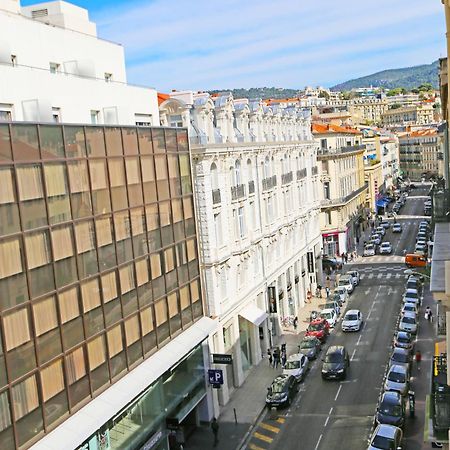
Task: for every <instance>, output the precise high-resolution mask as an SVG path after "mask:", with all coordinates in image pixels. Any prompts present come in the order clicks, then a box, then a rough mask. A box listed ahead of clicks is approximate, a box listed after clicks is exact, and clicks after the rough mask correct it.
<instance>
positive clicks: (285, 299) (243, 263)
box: [160, 92, 321, 404]
mask: <svg viewBox="0 0 450 450" xmlns="http://www.w3.org/2000/svg"><path fill="white" fill-rule="evenodd" d="M160 114H161V121H162V124H170V123H174V122H176V121H177V120H178V119H180V118H181V119H182V120H181V122H182V125H189V126H190V134H191V152H192V157H193V169H194V178H195V196H196V201H197V210H198V214H199V222H198V223H199V227H200V230H199V235H200V259H201V264H202V265H203V270H204V275H205V279H204V281H205V291H206V292H205V293H206V296H205V298H206V302H207V308H208V309H209V315H210V316H212V317H218V318H219V325H218V327H217V329H216V330H215V332H214V333H213V335H212V342H211V346H212V352H213V353H225V354H231V355H232V356H233V365H232V366H231V365H230V366H221V367H222V368H223V367H226V381H225V385H224V387H223V388H222V389H220V391H219V394H218V396H219V397H218V402H219V403H220V404H225V403H226V402H227V401H228V398H229V393H230V391H231V390H232V389H233V388H234V387H238V386H240V385H241V384H242V383H243V382H244V380H245V378H246V374H247V373H248V370H249V368H250V367H251V366H252V365H254V364H257V363H258V362H259V361H260V360H261V355H262V353H265V351H266V349H267V348H268V347H269V346H270V344H271V343H272V342H273V341H274V340H275V337H276V335H278V334H279V333H280V332H281V330H282V329H283V328H287V329H291V330H292V329H293V327H292V320H293V319H294V318H295V316H297V314H298V311H299V309H300V308H302V307H303V306H304V302H305V298H306V295H307V291H308V290H309V289H314V287H315V283H316V281H317V277H318V276H319V274H320V272H321V270H320V266H321V264H320V259H319V258H320V255H321V235H320V224H319V212H320V203H319V183H320V180H319V174H318V168H317V150H318V145H317V144H316V143H315V142H314V141H313V138H312V134H311V122H310V117H309V112H304V111H301V110H298V109H295V108H286V109H283V108H280V107H279V106H276V105H274V106H272V107H267V106H265V105H264V103H263V102H261V101H248V100H246V99H244V100H235V99H233V98H232V96H231V95H224V96H220V97H212V96H210V95H209V94H206V93H201V94H193V93H191V92H173V93H171V94H170V97H169V98H168V99H167V100H165V101H163V103H161V105H160Z"/></svg>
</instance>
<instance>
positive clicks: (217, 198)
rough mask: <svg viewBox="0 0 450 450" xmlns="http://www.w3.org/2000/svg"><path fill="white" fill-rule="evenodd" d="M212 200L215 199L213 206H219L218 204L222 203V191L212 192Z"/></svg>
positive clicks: (215, 190) (214, 190)
mask: <svg viewBox="0 0 450 450" xmlns="http://www.w3.org/2000/svg"><path fill="white" fill-rule="evenodd" d="M212 199H213V205H217V204H218V203H220V202H221V198H220V189H213V190H212Z"/></svg>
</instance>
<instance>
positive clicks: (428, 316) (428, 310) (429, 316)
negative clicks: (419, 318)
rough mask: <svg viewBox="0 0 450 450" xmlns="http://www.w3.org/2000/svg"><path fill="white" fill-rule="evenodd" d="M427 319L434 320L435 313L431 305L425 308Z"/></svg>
mask: <svg viewBox="0 0 450 450" xmlns="http://www.w3.org/2000/svg"><path fill="white" fill-rule="evenodd" d="M425 319H426V320H428V321H429V322H432V321H433V313H432V312H431V308H430V307H429V306H427V307H426V309H425Z"/></svg>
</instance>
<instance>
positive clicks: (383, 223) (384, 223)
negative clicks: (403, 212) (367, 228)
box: [380, 220, 391, 229]
mask: <svg viewBox="0 0 450 450" xmlns="http://www.w3.org/2000/svg"><path fill="white" fill-rule="evenodd" d="M380 227H383V228H385V229H388V228H390V227H391V222H389V221H388V220H382V221H381V222H380Z"/></svg>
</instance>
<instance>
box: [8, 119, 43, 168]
mask: <svg viewBox="0 0 450 450" xmlns="http://www.w3.org/2000/svg"><path fill="white" fill-rule="evenodd" d="M11 140H12V146H13V153H14V159H15V160H16V161H36V160H38V159H40V155H39V141H38V132H37V126H36V125H19V124H14V125H12V126H11Z"/></svg>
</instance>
